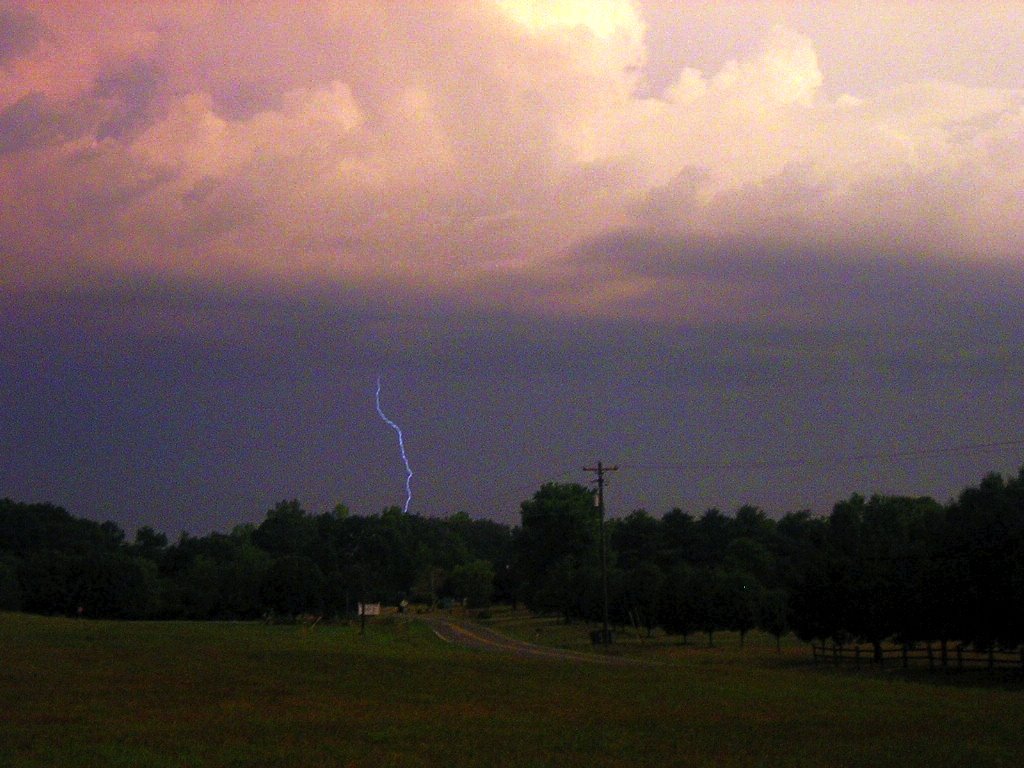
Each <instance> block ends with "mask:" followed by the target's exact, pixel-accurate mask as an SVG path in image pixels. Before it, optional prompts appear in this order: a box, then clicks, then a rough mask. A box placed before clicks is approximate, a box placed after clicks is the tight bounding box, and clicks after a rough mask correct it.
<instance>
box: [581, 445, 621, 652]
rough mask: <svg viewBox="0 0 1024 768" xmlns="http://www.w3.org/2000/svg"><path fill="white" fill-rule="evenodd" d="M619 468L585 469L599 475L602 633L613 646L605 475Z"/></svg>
mask: <svg viewBox="0 0 1024 768" xmlns="http://www.w3.org/2000/svg"><path fill="white" fill-rule="evenodd" d="M618 469H619V468H618V466H614V467H606V466H604V465H603V464H602V463H601V462H600V461H599V462H597V466H596V467H584V468H583V471H584V472H596V473H597V514H598V517H599V519H600V525H601V592H602V595H603V597H604V603H603V605H602V631H601V643H602V644H603V645H611V642H612V634H611V632H610V631H609V630H608V546H607V544H606V543H605V532H604V473H605V472H616V471H618Z"/></svg>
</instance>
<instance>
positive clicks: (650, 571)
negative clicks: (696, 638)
mask: <svg viewBox="0 0 1024 768" xmlns="http://www.w3.org/2000/svg"><path fill="white" fill-rule="evenodd" d="M594 502H595V499H594V492H593V491H592V490H591V489H589V488H586V487H584V486H581V485H577V484H557V483H551V484H545V485H543V486H542V487H541V488H540V489H539V490H538V491H537V492H536V493H535V494H534V495H533V496H532V497H531V498H530V499H528V500H526V501H524V502H523V503H522V505H521V520H520V524H519V525H518V526H516V527H510V526H506V525H503V524H500V523H496V522H493V521H489V520H483V519H473V518H471V517H469V515H467V514H465V513H459V514H456V515H452V516H450V517H447V518H428V517H421V516H418V515H410V514H404V513H403V512H402V511H401V510H400V509H398V508H397V507H396V508H390V509H387V510H384V511H383V512H382V513H380V514H377V515H370V516H357V515H352V514H350V513H349V511H348V510H347V509H346V508H345V507H344V506H341V505H339V506H338V507H336V508H335V509H334V510H331V511H330V512H326V513H323V514H311V513H308V512H307V511H306V510H304V509H303V508H302V506H301V505H300V504H299V502H298V501H294V500H292V501H282V502H280V503H278V504H277V505H275V506H274V507H273V508H272V509H270V510H269V511H268V512H267V513H266V516H265V519H264V520H263V521H262V522H260V523H259V524H258V525H251V524H248V525H240V526H237V527H236V528H235V529H234V530H232V531H231V532H230V533H227V534H224V533H211V534H209V535H207V536H202V537H194V536H189V535H187V534H182V535H181V537H180V538H179V539H178V540H177V541H176V542H173V543H171V542H169V541H168V539H167V537H166V536H165V535H164V534H162V533H160V532H157V531H155V530H153V529H152V528H150V527H143V528H140V529H139V530H138V531H137V532H136V533H135V536H134V538H133V539H132V540H128V538H127V537H126V535H125V533H124V532H123V531H122V530H121V529H120V528H119V527H118V526H117V525H115V524H113V523H110V522H105V523H96V522H93V521H89V520H84V519H79V518H75V517H73V516H72V515H71V514H69V513H68V512H67V511H66V510H64V509H62V508H60V507H56V506H53V505H50V504H25V503H18V502H14V501H11V500H9V499H4V500H0V609H6V610H24V611H29V612H36V613H46V614H64V615H83V616H90V617H103V618H133V619H135V618H185V619H253V618H258V617H266V616H278V617H294V616H297V615H300V614H316V615H325V616H329V617H331V616H343V615H347V614H351V613H353V612H354V610H355V607H356V605H357V604H358V603H360V602H376V601H383V602H385V603H391V604H397V603H399V602H401V601H410V602H419V603H434V604H436V603H438V602H443V601H448V600H452V601H460V602H462V603H464V604H467V605H469V606H474V607H483V606H487V605H489V604H490V603H491V602H492V601H500V602H508V603H513V604H518V603H522V604H525V605H526V606H527V607H529V608H531V609H533V610H535V611H538V612H543V613H552V614H558V615H561V616H563V617H564V618H565V619H566V620H567V621H572V620H579V619H585V620H599V619H600V618H601V616H602V613H603V606H604V594H605V590H604V586H603V581H602V568H601V566H602V563H601V558H600V552H601V546H600V543H601V536H602V526H601V521H600V518H599V513H598V510H597V508H596V506H595V503H594ZM603 533H604V535H605V537H606V544H607V546H606V551H607V555H606V557H607V561H606V562H607V594H608V608H609V616H610V619H611V621H612V622H614V623H615V624H616V625H618V626H620V627H630V628H633V629H635V631H639V632H648V633H650V632H652V631H653V630H654V629H655V628H656V627H660V628H661V629H663V630H664V631H666V632H668V633H672V634H676V635H680V636H682V637H683V638H684V639H685V638H686V637H687V636H689V635H691V634H695V633H704V634H705V635H706V637H707V640H708V642H709V643H713V642H714V634H715V632H718V631H721V630H731V631H736V632H738V633H739V634H740V637H741V641H742V638H743V637H744V636H745V635H746V633H747V632H748V631H750V630H752V629H754V628H760V629H763V630H765V631H767V632H769V633H771V634H773V635H775V636H776V637H777V638H779V637H781V636H783V635H785V634H786V633H788V632H790V631H792V632H795V633H796V634H797V635H798V636H799V637H800V638H802V639H804V640H820V641H833V642H838V643H846V642H850V641H857V642H864V643H870V644H871V645H872V646H873V647H874V648H875V652H876V653H880V652H881V646H882V643H883V642H884V641H887V640H896V641H900V642H907V643H914V642H937V643H940V644H942V645H946V644H948V643H960V644H970V645H974V646H976V647H979V648H991V647H1006V648H1015V647H1017V646H1019V645H1020V644H1021V643H1022V641H1024V469H1022V470H1021V472H1020V473H1019V474H1018V476H1016V477H1011V478H1008V479H1007V478H1003V477H1002V476H1000V475H995V474H993V475H989V476H987V477H986V478H984V479H983V480H982V481H981V482H980V483H979V484H978V485H977V486H975V487H970V488H967V489H965V490H964V491H963V492H962V493H961V494H960V495H959V496H958V497H957V498H956V499H955V500H952V501H950V502H948V503H946V504H940V503H938V502H936V501H935V500H934V499H931V498H928V497H902V496H872V497H870V498H864V497H862V496H859V495H853V496H851V497H850V498H848V499H845V500H843V501H840V502H838V503H837V504H835V506H834V507H833V509H832V512H831V514H829V515H828V516H821V517H818V516H814V515H811V514H810V513H808V512H793V513H788V514H786V515H783V516H782V517H781V518H779V519H774V518H771V517H769V516H767V515H766V514H765V513H764V511H763V510H761V509H759V508H757V507H754V506H744V507H741V508H740V509H738V510H736V511H735V513H733V514H731V515H727V514H724V513H723V512H721V511H719V510H717V509H709V510H707V511H705V512H704V513H702V514H700V515H691V514H689V513H686V512H684V511H682V510H679V509H673V510H671V511H670V512H668V513H666V514H664V515H662V516H661V517H655V516H653V515H651V514H649V513H648V512H646V511H644V510H635V511H633V512H631V513H630V514H628V515H626V516H625V517H622V518H618V519H613V520H609V521H607V523H606V525H605V526H604V530H603Z"/></svg>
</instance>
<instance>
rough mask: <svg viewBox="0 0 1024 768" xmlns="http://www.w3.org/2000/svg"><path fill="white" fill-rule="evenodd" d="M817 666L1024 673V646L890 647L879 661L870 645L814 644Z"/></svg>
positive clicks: (936, 645) (880, 655)
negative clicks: (997, 648) (983, 648)
mask: <svg viewBox="0 0 1024 768" xmlns="http://www.w3.org/2000/svg"><path fill="white" fill-rule="evenodd" d="M811 651H812V653H813V654H814V662H815V663H816V664H817V663H823V664H835V665H837V666H838V665H841V664H853V665H854V666H856V667H859V666H861V665H864V666H871V665H877V666H881V667H885V666H886V665H888V666H890V667H891V666H893V665H898V666H899V667H901V668H903V669H909V668H911V667H914V668H918V669H920V668H922V667H927V668H928V669H932V670H960V669H990V670H996V669H1018V670H1020V671H1021V672H1024V645H1022V646H1021V647H1020V648H1018V649H1017V650H1013V651H1005V650H1000V651H997V650H995V649H990V650H987V651H978V650H975V649H973V648H965V647H964V646H962V645H956V646H945V647H943V646H942V645H938V644H934V643H926V644H924V645H906V646H899V647H892V646H886V647H883V648H882V649H881V653H880V654H879V655H878V658H876V654H875V649H874V648H873V647H872V646H869V645H852V646H851V645H815V644H813V643H812V644H811Z"/></svg>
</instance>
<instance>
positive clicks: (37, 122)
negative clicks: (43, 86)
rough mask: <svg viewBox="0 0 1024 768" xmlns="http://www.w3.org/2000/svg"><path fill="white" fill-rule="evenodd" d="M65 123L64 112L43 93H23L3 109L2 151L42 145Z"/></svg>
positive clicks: (1, 125)
mask: <svg viewBox="0 0 1024 768" xmlns="http://www.w3.org/2000/svg"><path fill="white" fill-rule="evenodd" d="M61 124H62V118H61V115H60V114H59V112H58V111H57V110H55V109H54V108H53V107H52V106H51V105H50V103H49V102H48V101H47V99H46V97H45V96H44V95H43V94H41V93H30V94H28V95H27V96H23V97H22V98H20V99H19V100H18V101H16V102H14V103H13V104H11V105H10V106H9V107H7V108H6V109H4V110H3V111H0V155H5V154H7V153H9V152H21V151H23V150H26V149H32V148H34V147H38V146H42V145H43V144H45V143H47V142H48V141H50V140H51V139H52V138H53V137H54V136H55V135H57V132H58V131H59V129H60V127H61Z"/></svg>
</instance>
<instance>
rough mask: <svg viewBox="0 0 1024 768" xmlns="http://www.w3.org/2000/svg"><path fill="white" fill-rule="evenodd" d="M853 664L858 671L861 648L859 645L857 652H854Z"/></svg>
mask: <svg viewBox="0 0 1024 768" xmlns="http://www.w3.org/2000/svg"><path fill="white" fill-rule="evenodd" d="M853 663H854V666H855V667H857V669H860V646H859V645H858V646H857V648H856V650H855V651H854V652H853Z"/></svg>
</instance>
